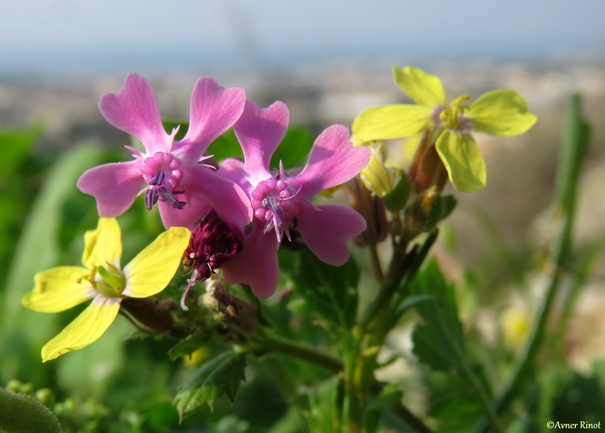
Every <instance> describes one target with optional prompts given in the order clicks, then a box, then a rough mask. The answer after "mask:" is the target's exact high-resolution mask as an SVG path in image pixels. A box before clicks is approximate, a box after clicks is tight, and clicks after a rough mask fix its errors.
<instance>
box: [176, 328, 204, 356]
mask: <svg viewBox="0 0 605 433" xmlns="http://www.w3.org/2000/svg"><path fill="white" fill-rule="evenodd" d="M211 337H212V332H197V333H195V334H192V335H188V336H187V338H185V339H184V340H181V341H179V343H178V344H177V345H176V346H174V347H173V348H172V349H170V351H169V352H168V354H169V355H170V358H171V359H173V360H174V359H178V358H184V357H185V356H188V355H191V354H192V353H193V352H195V351H196V350H198V349H199V348H201V347H203V346H204V345H205V344H206V343H207V342H208V340H210V338H211Z"/></svg>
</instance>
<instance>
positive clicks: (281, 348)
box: [255, 331, 344, 373]
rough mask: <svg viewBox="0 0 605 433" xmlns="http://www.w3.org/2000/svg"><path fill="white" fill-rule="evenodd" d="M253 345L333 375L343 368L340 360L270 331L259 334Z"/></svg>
mask: <svg viewBox="0 0 605 433" xmlns="http://www.w3.org/2000/svg"><path fill="white" fill-rule="evenodd" d="M255 343H256V344H258V345H259V346H260V347H262V348H263V349H266V350H268V351H270V352H275V353H281V354H284V355H289V356H293V357H295V358H298V359H303V360H305V361H309V362H311V363H313V364H316V365H319V366H321V367H324V368H325V369H327V370H330V371H332V372H334V373H339V372H341V371H342V370H343V368H344V366H343V364H342V362H340V360H338V359H336V358H334V357H332V356H330V355H327V354H325V353H322V352H319V351H318V350H315V349H314V348H312V347H309V346H307V345H303V344H300V343H298V342H295V341H292V340H288V339H286V338H283V337H280V336H278V335H275V334H273V333H272V332H270V331H265V332H262V333H260V332H259V335H257V339H256V341H255Z"/></svg>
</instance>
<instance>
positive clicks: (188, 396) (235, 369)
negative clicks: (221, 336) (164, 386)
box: [175, 351, 246, 419]
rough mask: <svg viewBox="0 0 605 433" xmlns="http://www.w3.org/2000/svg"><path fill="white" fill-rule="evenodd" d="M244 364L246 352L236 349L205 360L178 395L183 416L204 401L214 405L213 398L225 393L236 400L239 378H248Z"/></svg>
mask: <svg viewBox="0 0 605 433" xmlns="http://www.w3.org/2000/svg"><path fill="white" fill-rule="evenodd" d="M245 368H246V355H245V354H243V353H238V352H233V351H232V352H224V353H221V354H220V355H218V356H216V357H215V358H213V359H211V360H210V361H208V362H206V363H204V364H203V365H202V366H201V367H200V368H199V369H198V370H197V371H196V372H195V373H194V374H193V375H192V376H191V377H190V378H189V380H188V381H187V382H186V383H185V384H183V386H182V387H181V389H180V391H179V392H178V393H177V395H176V397H175V403H176V407H177V410H178V411H179V416H180V417H181V419H183V418H184V417H185V416H187V415H188V414H190V413H191V412H192V411H194V410H195V409H197V408H199V407H200V406H203V405H205V404H208V405H209V406H210V408H213V407H214V402H215V401H216V399H217V398H218V397H220V396H221V395H222V394H226V395H227V397H229V399H230V400H231V401H232V402H233V400H234V399H235V396H236V394H237V391H238V389H239V384H240V382H241V381H242V380H246V378H245V375H244V369H245Z"/></svg>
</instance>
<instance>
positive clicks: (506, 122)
mask: <svg viewBox="0 0 605 433" xmlns="http://www.w3.org/2000/svg"><path fill="white" fill-rule="evenodd" d="M464 115H465V116H466V117H468V118H470V119H471V125H472V130H473V131H477V132H483V133H484V134H489V135H504V136H510V135H518V134H522V133H524V132H525V131H527V130H528V129H529V128H531V127H532V126H533V125H534V123H536V119H537V118H536V116H535V115H534V114H532V113H530V112H529V111H528V110H527V104H526V103H525V101H524V100H523V98H522V97H521V96H519V94H518V93H517V92H515V91H513V90H494V91H492V92H487V93H484V94H483V95H481V96H480V97H479V98H478V99H477V100H476V101H475V102H473V103H472V104H471V106H470V107H469V109H468V111H466V112H465V113H464Z"/></svg>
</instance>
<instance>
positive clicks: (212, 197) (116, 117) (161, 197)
mask: <svg viewBox="0 0 605 433" xmlns="http://www.w3.org/2000/svg"><path fill="white" fill-rule="evenodd" d="M245 100H246V96H245V93H244V90H243V89H239V88H235V87H232V88H228V89H224V88H222V87H220V86H219V85H218V84H217V82H216V80H214V78H210V77H203V78H200V79H199V80H198V81H197V83H196V84H195V87H194V89H193V93H192V95H191V114H190V123H189V130H188V131H187V135H186V136H185V137H184V138H183V139H182V140H180V141H176V140H175V138H174V137H175V135H176V133H177V130H178V128H177V129H175V130H174V131H172V134H167V133H166V132H165V131H164V128H163V126H162V121H161V118H160V112H159V110H158V103H157V100H156V97H155V93H154V91H153V88H152V87H151V85H150V84H149V83H148V82H147V81H146V80H145V79H144V78H143V77H141V76H140V75H137V74H128V76H127V77H126V81H125V83H124V87H122V89H121V90H120V93H118V94H114V93H109V94H106V95H104V96H103V97H102V98H101V101H100V102H99V109H100V110H101V113H102V114H103V116H104V117H105V119H107V121H108V122H109V123H110V124H112V125H113V126H115V127H116V128H119V129H121V130H122V131H125V132H127V133H128V134H131V135H133V136H135V137H136V138H138V139H139V140H140V141H141V142H142V143H143V146H144V147H145V153H142V152H140V151H138V150H137V149H134V148H132V147H130V146H126V148H127V149H129V150H130V151H131V152H132V155H133V157H134V158H135V159H134V161H129V162H120V163H113V164H105V165H101V166H98V167H95V168H92V169H90V170H88V171H87V172H85V173H84V174H83V175H82V176H81V177H80V179H79V180H78V188H80V190H81V191H82V192H84V193H86V194H90V195H92V196H94V197H95V198H96V200H97V210H98V212H99V216H101V217H116V216H118V215H121V214H122V213H123V212H125V211H126V210H127V209H128V208H129V207H130V206H131V205H132V203H133V202H134V199H135V198H136V197H137V195H139V194H141V193H143V192H144V193H145V203H146V205H147V208H148V209H151V207H152V206H153V205H154V204H155V203H158V205H159V207H160V214H161V216H162V221H163V222H164V225H165V226H166V228H168V227H171V226H185V227H189V228H192V227H193V225H194V223H195V221H196V220H198V219H199V218H200V217H201V216H202V214H203V213H204V212H205V211H207V210H208V209H209V208H210V207H213V208H214V209H215V210H216V212H217V213H218V214H219V215H221V217H222V218H223V219H224V220H225V221H227V222H228V223H229V224H231V225H233V226H234V227H243V226H245V225H246V224H247V223H249V222H250V220H251V219H252V211H251V209H250V205H249V200H248V199H247V196H246V194H245V193H244V192H243V191H242V189H241V188H240V187H239V186H237V185H235V184H234V183H233V182H232V181H230V180H228V179H225V178H223V177H221V176H219V175H218V174H217V173H216V171H215V169H214V168H213V167H211V166H209V165H206V164H203V163H202V162H203V161H204V159H206V157H204V152H205V150H206V149H207V147H208V145H209V144H210V143H212V141H214V140H215V139H216V138H217V137H218V136H220V135H221V134H222V133H224V132H225V131H226V130H228V129H229V128H230V127H231V126H233V124H234V123H235V122H236V121H237V120H238V119H239V117H240V115H241V114H242V111H243V109H244V105H245ZM145 184H147V185H146V186H145ZM143 186H144V188H143V189H142V190H141V188H142V187H143Z"/></svg>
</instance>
